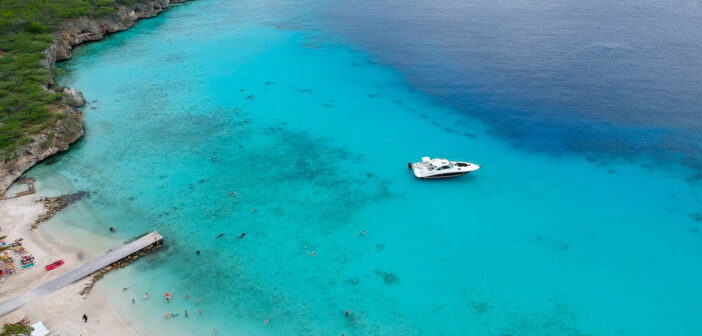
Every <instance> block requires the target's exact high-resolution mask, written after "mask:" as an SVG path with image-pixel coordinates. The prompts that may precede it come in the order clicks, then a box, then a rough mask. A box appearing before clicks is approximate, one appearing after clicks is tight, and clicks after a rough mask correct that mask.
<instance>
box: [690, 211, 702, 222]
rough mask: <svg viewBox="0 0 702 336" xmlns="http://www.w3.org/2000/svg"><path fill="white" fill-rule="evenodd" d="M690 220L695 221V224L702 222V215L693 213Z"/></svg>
mask: <svg viewBox="0 0 702 336" xmlns="http://www.w3.org/2000/svg"><path fill="white" fill-rule="evenodd" d="M690 218H692V219H694V220H695V222H702V214H701V213H699V212H695V213H691V214H690Z"/></svg>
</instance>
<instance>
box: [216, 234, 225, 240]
mask: <svg viewBox="0 0 702 336" xmlns="http://www.w3.org/2000/svg"><path fill="white" fill-rule="evenodd" d="M222 236H224V233H220V234H219V236H217V238H222ZM217 238H215V239H217Z"/></svg>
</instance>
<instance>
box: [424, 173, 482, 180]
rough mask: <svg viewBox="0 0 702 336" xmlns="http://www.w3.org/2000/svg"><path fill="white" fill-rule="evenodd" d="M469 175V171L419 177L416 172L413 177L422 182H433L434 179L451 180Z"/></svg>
mask: <svg viewBox="0 0 702 336" xmlns="http://www.w3.org/2000/svg"><path fill="white" fill-rule="evenodd" d="M468 173H470V172H469V171H466V172H454V173H447V174H439V175H430V176H420V175H418V174H417V173H416V172H415V174H414V176H416V177H417V178H420V179H422V180H434V179H442V178H451V177H458V176H461V175H465V174H468Z"/></svg>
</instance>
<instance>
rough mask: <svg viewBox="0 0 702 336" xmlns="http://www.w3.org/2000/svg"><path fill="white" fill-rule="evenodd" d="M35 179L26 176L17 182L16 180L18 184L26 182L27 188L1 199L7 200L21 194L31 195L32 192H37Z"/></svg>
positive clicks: (0, 199)
mask: <svg viewBox="0 0 702 336" xmlns="http://www.w3.org/2000/svg"><path fill="white" fill-rule="evenodd" d="M35 181H36V180H35V179H34V178H33V177H24V178H21V179H19V180H17V182H16V183H17V184H26V185H27V190H26V191H21V192H18V193H16V194H14V195H12V196H7V197H5V198H0V201H2V200H6V199H11V198H17V197H21V196H26V195H31V194H33V193H35V192H36V190H35V189H34V182H35ZM0 196H2V195H0Z"/></svg>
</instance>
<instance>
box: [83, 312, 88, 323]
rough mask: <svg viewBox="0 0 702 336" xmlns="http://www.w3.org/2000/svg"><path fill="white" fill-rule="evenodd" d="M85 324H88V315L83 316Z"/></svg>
mask: <svg viewBox="0 0 702 336" xmlns="http://www.w3.org/2000/svg"><path fill="white" fill-rule="evenodd" d="M83 322H85V323H88V314H83Z"/></svg>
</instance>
